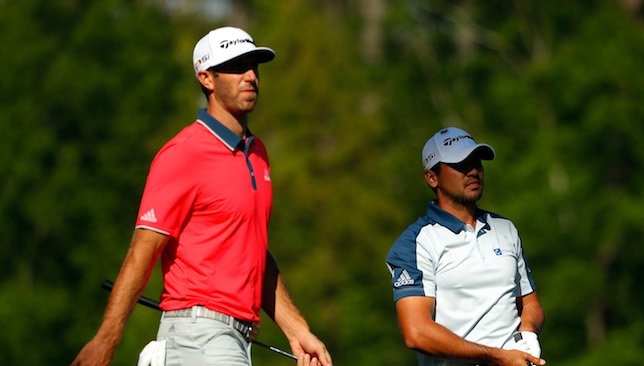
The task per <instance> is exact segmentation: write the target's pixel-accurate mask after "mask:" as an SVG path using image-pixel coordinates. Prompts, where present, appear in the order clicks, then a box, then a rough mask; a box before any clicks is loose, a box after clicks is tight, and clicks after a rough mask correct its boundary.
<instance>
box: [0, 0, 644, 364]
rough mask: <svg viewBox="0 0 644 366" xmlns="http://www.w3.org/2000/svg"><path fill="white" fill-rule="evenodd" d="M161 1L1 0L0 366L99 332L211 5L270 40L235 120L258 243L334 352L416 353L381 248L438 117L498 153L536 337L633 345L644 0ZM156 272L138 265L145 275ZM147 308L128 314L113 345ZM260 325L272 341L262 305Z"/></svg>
mask: <svg viewBox="0 0 644 366" xmlns="http://www.w3.org/2000/svg"><path fill="white" fill-rule="evenodd" d="M177 4H181V3H180V2H179V3H177V2H155V1H147V2H145V1H143V2H127V1H117V0H95V1H91V2H82V1H75V0H59V1H53V2H44V1H36V0H21V1H15V0H13V1H12V0H7V1H0V41H1V44H2V48H3V52H0V61H2V62H1V63H0V64H1V65H2V66H3V67H2V68H1V69H0V76H1V77H0V101H1V103H2V108H0V136H2V138H3V142H4V143H3V144H0V173H2V179H0V215H2V219H1V220H0V238H2V239H1V240H0V262H1V264H2V268H4V273H5V276H4V277H3V279H2V280H1V281H0V319H2V321H1V323H0V324H3V325H4V328H3V329H5V332H2V333H1V335H0V339H1V340H2V343H3V344H4V347H3V351H2V352H0V363H1V364H11V365H13V364H67V363H69V362H70V361H71V360H72V359H73V358H74V356H75V354H76V352H77V351H78V350H79V349H80V348H81V347H82V345H83V344H84V343H85V342H87V341H88V340H89V338H90V337H91V336H92V335H93V333H94V332H95V330H96V328H97V326H98V324H99V322H100V319H101V315H102V312H103V310H104V306H105V303H106V299H107V294H106V293H103V292H102V290H100V288H99V283H100V281H101V280H102V279H104V278H114V277H115V276H116V273H117V272H118V269H119V266H120V263H121V261H122V259H123V256H124V254H125V251H126V248H127V244H128V241H129V237H130V235H131V230H132V225H133V223H134V218H135V217H134V216H135V214H136V210H137V207H138V200H139V198H140V194H141V190H142V188H143V184H144V180H145V175H146V172H147V169H148V165H149V163H150V161H151V159H152V157H153V156H154V154H155V153H156V151H157V150H158V149H159V148H160V147H161V145H162V144H163V143H164V142H165V141H166V140H167V139H168V138H170V137H171V136H173V135H174V134H175V133H176V132H177V131H178V130H179V129H181V128H182V127H183V126H184V125H186V124H187V123H189V122H191V120H192V119H193V118H194V117H195V112H196V109H197V108H198V107H199V106H200V105H202V104H203V101H202V97H201V95H200V92H199V89H198V87H197V84H196V81H194V79H193V77H194V76H193V73H192V70H191V66H190V60H191V54H192V47H193V46H194V43H195V42H196V40H197V39H198V38H199V37H201V36H202V35H203V34H205V32H206V31H208V30H209V29H211V28H214V27H217V26H219V25H223V24H233V25H238V26H242V27H244V28H246V29H247V30H249V32H250V33H251V34H252V35H253V36H254V38H255V40H256V41H257V43H258V44H261V45H268V46H270V47H272V48H273V49H275V50H276V52H277V58H276V59H275V61H273V62H271V63H269V64H266V65H262V66H261V68H260V69H261V70H260V72H261V79H262V80H261V98H260V99H261V101H260V103H259V105H258V107H257V109H256V111H255V112H253V114H252V115H251V116H250V121H251V122H250V123H251V128H252V130H253V132H254V133H255V134H257V135H258V136H260V137H261V138H262V139H263V140H264V141H265V142H266V144H267V147H268V149H269V154H270V156H271V163H272V180H273V184H274V190H275V204H274V212H273V217H272V222H271V228H270V238H271V239H270V240H271V243H270V245H271V250H272V252H273V254H274V255H275V257H276V259H277V261H278V263H279V264H280V268H281V270H282V272H283V273H284V276H285V280H286V283H287V285H288V286H289V288H290V291H291V294H292V295H293V297H294V298H295V300H296V302H297V303H298V304H299V305H300V307H301V308H302V310H303V312H304V314H305V315H306V316H307V318H308V319H309V321H310V322H311V325H312V327H313V328H314V330H315V331H316V333H318V334H319V335H320V337H321V338H322V339H323V340H324V341H325V342H326V343H327V345H328V346H329V348H330V349H331V351H332V354H333V356H334V360H335V362H336V364H339V365H342V364H355V365H363V364H369V365H413V364H415V356H414V354H413V352H412V351H409V350H406V349H405V347H404V344H403V342H402V341H401V339H400V335H399V332H398V328H397V323H396V318H395V312H394V307H393V303H392V300H391V289H390V285H389V276H388V273H387V271H386V269H385V266H384V257H385V255H386V253H387V250H388V249H389V246H390V245H391V243H392V242H393V240H394V239H395V238H396V237H397V236H398V235H399V233H400V232H401V231H402V230H403V229H404V228H405V227H406V226H407V225H408V224H410V223H411V222H412V221H414V220H415V218H416V217H417V216H419V215H422V213H423V212H424V210H425V205H426V204H427V201H428V200H429V199H431V198H432V195H431V192H430V191H429V189H427V188H426V187H425V185H424V182H423V180H422V171H421V164H420V149H421V148H422V145H423V143H424V142H425V140H426V139H427V138H428V137H430V136H431V135H432V134H433V133H434V132H435V131H436V130H438V129H439V128H441V127H443V126H447V125H455V126H459V127H462V128H465V129H466V130H468V131H470V132H471V133H472V134H474V136H475V137H476V138H477V139H478V140H480V141H485V142H488V143H490V144H492V145H493V146H494V148H495V150H496V151H497V159H496V160H494V161H493V162H489V163H488V164H486V169H487V182H488V185H487V188H486V195H485V197H484V199H483V201H482V202H481V206H482V207H484V208H487V209H489V210H492V211H496V212H498V213H500V214H503V215H504V216H506V217H509V218H511V219H513V220H514V221H515V223H516V224H517V226H518V227H519V230H520V231H521V234H522V238H523V242H524V246H525V250H526V252H527V255H528V259H529V260H530V264H531V266H532V269H533V272H534V274H535V277H536V281H537V285H538V286H539V294H540V298H541V301H542V303H543V305H544V307H545V311H546V317H547V321H546V322H547V323H546V327H545V330H544V333H543V335H542V337H541V340H542V346H543V347H542V348H543V355H544V357H545V358H546V359H547V360H548V361H549V362H551V363H552V362H555V363H557V364H563V365H589V366H590V365H599V364H607V363H610V364H612V365H631V364H635V363H636V360H639V359H642V358H643V357H644V354H643V353H644V351H643V350H644V311H643V310H642V309H644V298H643V296H642V294H641V292H640V291H639V288H640V287H641V286H640V284H639V280H640V279H642V278H644V273H643V271H642V269H641V268H642V264H644V250H642V249H641V248H640V246H641V239H640V238H641V237H644V235H643V234H644V229H642V225H641V224H640V223H641V222H642V221H643V220H644V197H643V191H642V188H641V187H642V185H641V184H640V182H641V181H642V179H643V178H644V177H643V175H644V173H643V172H642V168H643V167H644V149H642V147H641V146H640V140H641V139H642V138H643V137H644V124H643V123H642V117H643V116H644V107H643V105H644V104H643V103H642V102H641V101H642V100H644V76H643V75H642V73H641V72H640V69H641V68H642V60H643V59H644V39H643V38H644V32H643V27H642V15H643V14H642V4H641V2H637V1H634V2H633V1H631V2H628V1H609V0H604V1H599V0H596V1H588V2H583V3H581V2H563V3H562V2H554V1H540V2H536V1H519V2H506V1H496V0H495V1H486V2H472V1H445V0H440V1H428V2H423V1H412V0H405V1H400V2H391V1H386V0H360V1H349V2H345V1H336V0H332V1H325V2H320V3H317V2H307V1H304V0H289V1H280V2H275V1H269V0H247V1H240V2H226V1H218V2H204V1H190V2H185V3H183V5H177ZM171 5H172V7H170V6H171ZM204 6H206V7H204ZM208 6H210V8H208ZM207 9H210V11H207ZM215 10H217V11H221V12H222V13H221V18H220V17H217V14H218V12H217V11H215ZM160 288H161V280H160V277H159V276H158V274H155V276H154V277H153V278H152V280H151V282H150V285H149V287H148V290H147V292H146V294H147V295H148V296H151V297H157V296H158V293H159V291H160ZM157 320H158V314H157V313H155V312H154V311H152V310H149V309H146V308H138V309H136V310H135V312H134V314H133V316H132V318H131V320H130V323H129V324H128V328H127V330H126V334H125V335H124V338H123V341H122V344H121V346H120V347H119V349H118V351H117V354H116V358H115V362H114V364H117V365H121V364H123V365H127V364H132V363H133V362H134V359H135V358H136V355H137V353H138V351H139V350H140V349H141V347H142V346H143V345H144V344H145V343H147V341H149V340H150V339H152V338H153V337H154V336H155V334H156V326H157ZM260 339H261V340H262V341H264V342H267V343H272V344H276V345H278V346H280V347H283V348H285V349H288V344H287V342H286V340H285V339H284V337H283V336H282V335H281V334H280V333H279V331H278V330H277V329H276V328H275V326H274V325H272V324H271V323H270V321H269V320H268V319H267V318H266V319H265V320H264V323H263V324H262V334H261V336H260ZM254 355H255V364H257V365H283V364H288V363H289V362H290V361H288V360H286V359H284V358H282V357H280V356H277V355H275V354H272V353H270V352H269V351H266V350H263V349H261V348H260V349H255V350H254Z"/></svg>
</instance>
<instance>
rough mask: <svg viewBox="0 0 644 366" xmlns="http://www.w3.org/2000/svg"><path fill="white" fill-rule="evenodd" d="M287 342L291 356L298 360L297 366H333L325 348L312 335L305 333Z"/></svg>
mask: <svg viewBox="0 0 644 366" xmlns="http://www.w3.org/2000/svg"><path fill="white" fill-rule="evenodd" d="M289 342H290V344H291V349H292V350H293V354H294V355H296V356H297V358H298V360H297V364H298V366H309V365H310V366H318V365H321V366H333V361H331V355H330V354H329V351H327V349H326V346H325V345H324V343H322V341H320V340H319V339H318V338H317V337H316V336H315V335H314V334H313V333H310V332H308V333H305V334H304V335H302V336H300V337H299V338H297V339H293V340H291V341H289Z"/></svg>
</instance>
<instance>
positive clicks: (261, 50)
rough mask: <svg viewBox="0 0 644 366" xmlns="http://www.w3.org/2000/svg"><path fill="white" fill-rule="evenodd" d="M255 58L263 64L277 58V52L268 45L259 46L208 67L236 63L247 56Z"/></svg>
mask: <svg viewBox="0 0 644 366" xmlns="http://www.w3.org/2000/svg"><path fill="white" fill-rule="evenodd" d="M247 57H249V58H253V59H254V60H255V61H257V63H258V64H263V63H265V62H268V61H271V60H273V59H274V58H275V52H274V51H273V50H271V49H270V48H266V47H257V48H255V49H253V50H250V51H248V52H244V53H241V54H239V55H237V56H235V57H233V58H231V59H229V60H226V61H224V62H220V63H218V64H216V65H212V66H209V67H208V68H209V69H210V68H213V67H221V66H224V65H227V64H232V63H235V62H237V61H239V60H241V59H245V58H247Z"/></svg>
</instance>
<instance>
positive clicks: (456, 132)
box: [422, 127, 495, 170]
mask: <svg viewBox="0 0 644 366" xmlns="http://www.w3.org/2000/svg"><path fill="white" fill-rule="evenodd" d="M475 150H476V151H478V152H479V153H480V158H481V159H483V160H492V159H494V156H495V153H494V150H493V149H492V147H491V146H490V145H487V144H477V143H476V141H474V139H473V138H472V136H470V134H469V133H467V132H465V131H463V130H461V129H460V128H456V127H448V128H444V129H442V130H440V131H438V132H437V133H436V134H435V135H434V136H432V137H431V138H430V139H429V140H427V142H426V143H425V146H424V147H423V153H422V158H423V167H424V168H425V170H429V169H431V168H433V167H434V166H435V165H436V164H438V163H440V162H443V163H460V162H461V161H463V160H465V159H466V158H467V157H468V156H470V154H472V153H473V152H474V151H475Z"/></svg>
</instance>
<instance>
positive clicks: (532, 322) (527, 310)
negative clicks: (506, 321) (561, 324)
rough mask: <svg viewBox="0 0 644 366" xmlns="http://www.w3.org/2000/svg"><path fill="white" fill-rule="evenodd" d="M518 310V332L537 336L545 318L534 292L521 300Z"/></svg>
mask: <svg viewBox="0 0 644 366" xmlns="http://www.w3.org/2000/svg"><path fill="white" fill-rule="evenodd" d="M520 310H521V324H519V330H520V331H528V332H533V333H536V334H539V333H540V332H541V328H542V327H543V323H544V321H545V316H544V313H543V309H542V308H541V304H540V303H539V299H538V297H537V294H536V293H535V292H533V293H531V294H529V295H526V296H523V297H522V298H521V309H520Z"/></svg>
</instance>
